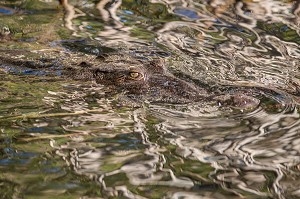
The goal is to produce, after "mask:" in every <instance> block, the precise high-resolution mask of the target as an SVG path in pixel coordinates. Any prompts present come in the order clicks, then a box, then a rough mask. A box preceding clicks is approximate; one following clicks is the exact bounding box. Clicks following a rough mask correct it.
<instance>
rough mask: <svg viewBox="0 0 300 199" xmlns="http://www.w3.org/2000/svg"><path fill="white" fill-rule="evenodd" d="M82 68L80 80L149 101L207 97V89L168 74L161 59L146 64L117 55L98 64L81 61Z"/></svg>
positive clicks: (144, 61) (173, 101) (181, 100)
mask: <svg viewBox="0 0 300 199" xmlns="http://www.w3.org/2000/svg"><path fill="white" fill-rule="evenodd" d="M80 66H81V69H80V70H78V71H77V75H76V77H77V79H91V80H95V81H96V82H97V83H98V84H102V85H107V86H110V87H113V88H114V89H117V90H122V91H124V92H125V93H126V94H127V95H128V96H129V95H131V96H135V98H136V97H137V96H138V97H141V98H143V99H146V100H148V101H155V102H171V103H185V102H190V101H195V100H196V99H200V98H201V97H203V96H205V95H207V93H206V90H205V89H203V88H200V87H196V86H194V85H193V84H191V83H189V82H187V81H184V80H181V79H180V78H178V77H175V76H174V75H172V74H171V73H169V72H167V71H166V69H165V66H164V62H163V61H162V60H160V59H158V60H153V61H146V60H138V59H133V58H132V57H126V56H120V55H117V56H109V57H106V58H105V59H102V60H100V61H99V62H97V61H95V60H94V61H93V63H87V62H82V63H80Z"/></svg>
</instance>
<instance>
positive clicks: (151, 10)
mask: <svg viewBox="0 0 300 199" xmlns="http://www.w3.org/2000/svg"><path fill="white" fill-rule="evenodd" d="M299 35H300V4H299V1H291V0H277V1H276V0H260V1H254V0H240V1H234V0H228V1H218V0H211V1H209V0H206V1H205V0H197V1H183V0H173V1H171V0H170V1H169V0H150V1H147V0H145V1H141V0H123V1H121V0H119V1H114V0H102V1H100V2H98V1H88V0H83V1H75V0H74V1H71V0H70V1H69V2H67V1H64V2H63V4H62V5H59V4H58V2H57V1H55V0H40V1H38V0H23V1H18V0H10V1H8V0H7V1H5V0H4V1H1V2H0V40H1V44H0V47H1V48H2V49H3V48H5V49H28V50H31V51H36V52H39V51H40V52H47V51H64V52H74V51H80V52H84V53H86V54H94V55H99V54H101V53H107V52H112V51H118V50H122V51H126V52H128V53H130V54H133V55H135V56H140V57H144V58H148V59H151V58H157V57H160V58H163V59H165V61H166V65H167V67H168V70H170V71H171V72H172V73H174V74H181V75H184V77H185V78H187V79H189V80H193V81H194V82H199V81H201V82H204V83H205V84H208V85H211V86H215V87H220V89H222V88H226V87H224V85H226V86H232V87H244V88H247V87H248V88H249V87H259V88H262V91H263V92H265V93H264V94H263V95H260V105H259V106H257V107H255V108H253V109H251V110H244V109H235V108H232V107H225V106H224V107H223V106H219V105H218V104H215V105H211V104H200V103H189V104H167V103H160V104H157V103H156V104H155V103H149V102H145V103H144V104H142V105H139V106H132V105H131V104H124V103H123V102H122V100H121V99H122V94H110V90H109V88H106V87H104V86H102V85H96V84H95V83H92V82H76V81H71V80H66V79H65V78H63V77H61V76H60V74H59V73H57V76H55V77H53V76H52V77H49V76H47V75H45V74H44V73H43V71H35V72H32V71H30V70H29V71H28V70H27V72H26V71H14V74H10V73H7V71H8V70H7V68H4V67H2V69H1V72H0V92H1V95H0V198H5V199H6V198H174V199H175V198H178V199H181V198H201V199H202V198H205V199H208V198H212V199H215V198H255V199H256V198H287V199H291V198H300V189H299V187H300V137H299V136H300V130H299V129H300V122H299V121H300V120H299V111H298V109H299V85H300V80H299V77H300V74H299V66H300V48H299V44H300V36H299ZM20 56H22V55H20ZM16 73H17V75H16Z"/></svg>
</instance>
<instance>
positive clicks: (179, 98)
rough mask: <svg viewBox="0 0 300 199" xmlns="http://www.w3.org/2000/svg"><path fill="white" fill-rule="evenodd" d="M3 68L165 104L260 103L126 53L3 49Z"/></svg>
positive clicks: (242, 105)
mask: <svg viewBox="0 0 300 199" xmlns="http://www.w3.org/2000/svg"><path fill="white" fill-rule="evenodd" d="M0 59H1V60H0V66H1V65H2V67H3V66H9V67H21V68H22V67H26V68H31V69H38V70H45V71H48V72H49V71H50V72H49V73H48V74H55V73H51V71H52V72H53V71H57V70H61V72H62V74H63V75H65V76H67V77H69V78H72V79H76V80H81V81H95V82H96V83H98V84H102V85H106V86H110V87H112V88H114V89H116V90H118V91H125V93H126V94H127V95H130V96H135V97H134V98H138V99H140V100H147V101H150V102H164V103H175V104H177V103H191V102H197V101H198V102H199V101H212V102H215V103H218V104H221V105H226V106H234V107H236V108H243V109H252V108H255V107H256V106H257V105H258V104H259V100H258V99H256V98H254V97H251V96H248V95H246V94H243V93H240V92H238V93H236V94H234V95H228V94H218V95H217V96H216V95H215V94H214V93H211V94H210V93H208V91H207V90H206V88H202V87H200V86H196V84H193V83H191V82H188V81H185V80H183V79H180V78H178V77H176V76H174V75H172V74H171V73H169V72H168V71H167V70H166V68H165V66H164V63H163V61H162V60H154V61H145V60H139V59H136V58H133V57H131V56H127V55H122V54H112V55H109V56H105V57H103V56H98V57H96V56H91V55H84V54H79V53H62V52H60V51H57V52H53V51H50V52H47V51H45V52H43V51H42V52H37V53H35V52H29V51H26V50H23V51H20V50H19V51H13V50H0Z"/></svg>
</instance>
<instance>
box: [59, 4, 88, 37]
mask: <svg viewBox="0 0 300 199" xmlns="http://www.w3.org/2000/svg"><path fill="white" fill-rule="evenodd" d="M59 2H60V4H61V5H62V6H63V8H64V11H65V15H64V21H65V27H66V28H68V29H69V30H73V31H75V27H74V26H73V22H72V20H73V19H75V18H77V17H79V16H85V13H83V12H82V11H81V10H79V9H77V8H75V7H74V6H73V5H71V4H70V3H69V2H68V0H59ZM76 11H77V12H78V13H79V14H76Z"/></svg>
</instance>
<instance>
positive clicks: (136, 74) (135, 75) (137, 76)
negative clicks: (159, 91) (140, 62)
mask: <svg viewBox="0 0 300 199" xmlns="http://www.w3.org/2000/svg"><path fill="white" fill-rule="evenodd" d="M129 77H130V79H134V80H140V79H142V78H143V77H144V76H143V74H142V73H139V72H136V71H132V72H129Z"/></svg>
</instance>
